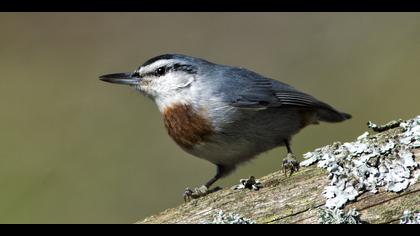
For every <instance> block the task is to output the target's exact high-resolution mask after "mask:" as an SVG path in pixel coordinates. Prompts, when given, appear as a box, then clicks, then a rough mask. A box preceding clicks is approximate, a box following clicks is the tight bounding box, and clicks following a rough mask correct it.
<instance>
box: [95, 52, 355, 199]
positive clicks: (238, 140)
mask: <svg viewBox="0 0 420 236" xmlns="http://www.w3.org/2000/svg"><path fill="white" fill-rule="evenodd" d="M99 79H100V80H102V81H105V82H109V83H115V84H122V85H128V86H130V87H133V88H134V89H135V90H137V91H139V92H140V93H141V94H143V95H145V96H146V97H149V98H150V99H152V100H153V101H154V102H155V104H156V105H157V108H158V109H159V111H160V113H161V114H162V117H163V123H164V126H165V128H166V130H167V133H168V134H169V136H170V137H171V138H172V139H173V140H174V141H175V143H176V144H178V146H179V147H181V149H183V150H184V151H185V152H187V153H189V154H191V155H193V156H195V157H198V158H201V159H204V160H207V161H208V162H211V163H213V164H214V165H215V166H216V174H215V175H214V177H212V178H211V179H210V180H209V181H207V182H206V183H205V184H204V185H203V186H201V187H198V188H195V189H194V190H192V189H190V188H186V190H185V192H184V200H186V201H187V199H191V198H193V199H194V198H200V197H202V196H205V195H207V194H209V193H211V192H213V191H216V190H218V188H219V187H218V188H217V189H216V188H215V189H210V187H211V186H212V185H213V184H214V183H215V182H216V181H218V180H219V179H220V178H223V177H226V176H228V175H229V174H230V173H232V172H233V171H234V170H235V169H236V168H237V167H238V166H239V165H241V164H242V163H245V162H248V161H250V160H252V159H253V158H255V157H257V156H258V155H259V154H261V153H263V152H267V151H269V150H271V149H274V148H276V147H281V146H285V147H286V149H287V156H286V157H285V158H284V159H283V162H282V165H283V168H284V170H285V173H286V170H290V175H291V174H292V173H293V172H295V171H298V170H299V163H298V162H297V160H296V158H295V156H294V153H293V151H292V149H291V145H290V142H291V139H292V137H293V136H294V135H295V134H297V133H298V132H299V131H300V130H301V129H303V128H305V127H307V126H308V125H311V124H318V123H319V122H320V121H321V122H329V123H336V122H341V121H344V120H347V119H350V118H351V117H352V116H351V115H350V114H348V113H345V112H341V111H338V110H336V109H335V108H333V107H332V106H331V105H328V104H327V103H325V102H322V101H320V100H318V99H316V98H315V97H313V96H311V95H309V94H307V93H304V92H301V91H299V90H297V89H296V88H294V87H293V86H291V85H289V84H286V83H283V82H280V81H279V80H275V79H271V78H268V77H265V76H263V75H261V74H259V73H256V72H254V71H251V70H248V69H246V68H242V67H236V66H230V65H223V64H217V63H214V62H210V61H208V60H205V59H201V58H198V57H193V56H188V55H183V54H176V53H168V54H163V55H159V56H155V57H153V58H150V59H148V60H146V61H145V62H144V63H143V64H142V65H141V66H139V67H138V68H137V69H135V70H134V72H124V73H112V74H106V75H102V76H100V77H99Z"/></svg>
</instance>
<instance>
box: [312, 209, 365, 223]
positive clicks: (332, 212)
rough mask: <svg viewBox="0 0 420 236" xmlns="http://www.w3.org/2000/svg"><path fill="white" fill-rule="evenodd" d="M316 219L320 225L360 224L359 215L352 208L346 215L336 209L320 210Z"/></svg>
mask: <svg viewBox="0 0 420 236" xmlns="http://www.w3.org/2000/svg"><path fill="white" fill-rule="evenodd" d="M318 217H319V218H318V223H320V224H362V221H361V220H360V214H359V213H358V212H357V211H356V209H354V208H353V209H351V210H349V211H348V212H347V213H344V212H343V211H342V210H340V209H338V208H335V209H329V208H320V210H319V214H318Z"/></svg>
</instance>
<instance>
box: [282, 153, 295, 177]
mask: <svg viewBox="0 0 420 236" xmlns="http://www.w3.org/2000/svg"><path fill="white" fill-rule="evenodd" d="M283 170H284V175H285V176H286V177H287V170H290V175H289V177H290V176H292V174H293V173H294V172H297V171H299V162H298V161H297V160H296V158H295V156H294V155H293V153H288V154H287V156H286V158H284V160H283Z"/></svg>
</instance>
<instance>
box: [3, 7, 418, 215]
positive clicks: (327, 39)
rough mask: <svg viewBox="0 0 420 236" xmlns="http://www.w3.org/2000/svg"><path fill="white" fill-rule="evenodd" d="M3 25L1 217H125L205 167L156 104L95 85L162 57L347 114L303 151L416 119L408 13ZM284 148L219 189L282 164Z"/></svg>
mask: <svg viewBox="0 0 420 236" xmlns="http://www.w3.org/2000/svg"><path fill="white" fill-rule="evenodd" d="M0 28H1V37H0V72H1V79H0V98H1V99H0V107H1V113H0V114H1V115H0V124H1V127H0V128H1V135H0V157H1V158H0V223H131V222H135V221H136V220H139V219H142V218H143V217H146V216H148V215H151V214H154V213H157V212H159V211H161V210H164V209H166V208H168V207H174V206H176V205H177V204H179V203H181V202H182V201H183V200H182V192H183V190H184V188H185V187H187V186H189V187H195V186H198V185H200V184H202V183H203V182H205V181H206V180H208V179H209V178H210V177H211V176H212V175H213V174H214V171H215V169H214V167H213V165H211V164H210V163H207V162H205V161H203V160H201V159H197V158H195V157H192V156H190V155H188V154H186V153H184V152H183V151H182V150H181V149H180V148H178V147H177V146H176V144H175V143H174V142H173V141H172V140H171V139H170V138H169V137H168V136H167V135H166V131H165V129H164V127H163V124H162V120H161V117H160V114H159V112H158V110H157V109H156V108H155V106H154V104H153V103H152V102H151V101H149V100H148V99H146V98H145V97H143V96H141V95H139V94H138V93H136V92H135V91H134V90H132V89H130V88H128V87H124V86H116V85H111V84H107V83H103V82H101V81H99V80H98V76H99V75H102V74H107V73H112V72H122V71H132V70H134V69H135V68H136V67H137V66H138V65H140V64H142V63H143V62H144V61H145V60H147V59H148V58H150V57H153V56H156V55H159V54H163V53H168V52H174V53H183V54H188V55H192V56H197V57H202V58H205V59H208V60H210V61H214V62H218V63H222V64H230V65H236V66H242V67H246V68H249V69H252V70H255V71H257V72H259V73H261V74H263V75H266V76H269V77H272V78H276V79H279V80H282V81H284V82H287V83H290V84H292V85H294V86H295V87H297V88H299V89H301V90H303V91H305V92H308V93H310V94H312V95H314V96H315V97H317V98H319V99H321V100H324V101H326V102H328V103H330V104H332V105H334V106H335V107H337V108H338V109H340V110H343V111H346V112H349V113H351V114H353V116H354V118H353V119H352V120H350V121H348V122H344V123H340V124H322V125H319V126H312V127H308V128H306V129H304V130H303V131H302V132H301V133H300V134H298V135H297V136H295V138H294V142H293V144H294V150H295V152H296V154H298V155H301V154H303V153H305V152H307V151H311V150H313V149H314V148H316V147H319V146H322V145H325V144H328V143H331V142H332V141H336V140H341V141H346V140H352V139H354V138H355V137H357V136H358V135H360V134H361V133H363V132H364V131H365V130H366V125H365V124H366V122H367V121H368V120H373V121H375V122H378V123H381V122H386V121H389V120H391V119H396V118H411V117H413V116H415V115H418V114H419V110H418V90H419V86H420V79H419V78H418V74H419V72H420V14H416V13H0ZM284 155H285V150H284V149H283V148H278V149H275V150H273V151H270V152H268V153H265V154H262V155H261V156H260V158H258V159H256V160H254V161H252V162H251V163H248V164H246V165H244V166H242V167H241V168H239V169H238V171H236V172H235V173H234V174H233V175H231V176H229V177H228V178H225V179H224V180H222V181H220V182H218V184H219V185H221V186H225V187H228V186H230V185H232V184H236V183H237V182H238V180H239V179H240V178H243V177H247V176H249V175H255V176H257V177H260V176H263V175H266V174H268V173H270V172H272V171H275V170H278V169H279V168H280V164H281V158H282V157H283V156H284Z"/></svg>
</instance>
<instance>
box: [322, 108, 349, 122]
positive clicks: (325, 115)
mask: <svg viewBox="0 0 420 236" xmlns="http://www.w3.org/2000/svg"><path fill="white" fill-rule="evenodd" d="M317 115H318V119H319V120H320V121H325V122H332V123H335V122H341V121H344V120H348V119H350V118H351V117H352V116H351V115H350V114H347V113H344V112H340V111H337V110H335V109H333V108H327V109H325V108H321V109H319V110H317Z"/></svg>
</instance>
